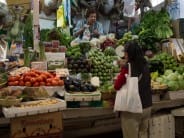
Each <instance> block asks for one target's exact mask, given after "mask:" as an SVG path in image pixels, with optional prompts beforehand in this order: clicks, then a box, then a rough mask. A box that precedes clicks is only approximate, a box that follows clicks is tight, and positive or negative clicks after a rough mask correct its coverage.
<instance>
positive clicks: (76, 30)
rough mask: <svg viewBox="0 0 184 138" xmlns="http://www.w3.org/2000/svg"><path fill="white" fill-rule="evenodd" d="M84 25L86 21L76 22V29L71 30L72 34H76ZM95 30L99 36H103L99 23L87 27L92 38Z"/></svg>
mask: <svg viewBox="0 0 184 138" xmlns="http://www.w3.org/2000/svg"><path fill="white" fill-rule="evenodd" d="M85 24H86V20H80V21H78V22H77V24H76V27H75V28H74V29H73V34H75V33H76V32H78V31H79V30H80V29H81V28H82V27H84V25H85ZM94 30H97V31H98V33H99V34H100V35H102V34H103V26H102V24H101V23H100V22H97V21H96V22H95V23H94V24H93V25H91V26H90V27H89V31H90V33H91V34H92V36H93V31H94Z"/></svg>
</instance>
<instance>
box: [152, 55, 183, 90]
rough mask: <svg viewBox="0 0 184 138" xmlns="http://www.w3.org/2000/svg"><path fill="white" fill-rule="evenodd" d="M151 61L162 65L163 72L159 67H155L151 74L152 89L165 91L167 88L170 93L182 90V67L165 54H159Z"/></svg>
mask: <svg viewBox="0 0 184 138" xmlns="http://www.w3.org/2000/svg"><path fill="white" fill-rule="evenodd" d="M151 61H154V62H155V61H159V62H162V63H163V70H161V69H160V66H156V67H155V69H154V72H152V73H151V78H152V88H154V89H165V88H166V86H167V87H168V90H170V91H177V90H182V89H184V65H179V64H178V63H177V61H176V60H175V59H174V57H172V56H171V55H169V54H167V53H160V54H158V55H156V56H154V57H153V58H152V59H151ZM156 68H157V70H156ZM151 71H153V70H151Z"/></svg>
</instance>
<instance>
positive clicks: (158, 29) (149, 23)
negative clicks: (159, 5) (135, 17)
mask: <svg viewBox="0 0 184 138" xmlns="http://www.w3.org/2000/svg"><path fill="white" fill-rule="evenodd" d="M133 32H134V33H135V34H136V35H138V37H139V43H140V45H141V46H142V48H143V50H145V51H146V50H152V51H154V52H155V51H158V49H159V48H158V47H157V46H156V43H157V42H158V43H159V42H160V41H162V40H164V39H168V38H169V37H171V36H172V35H173V32H172V28H171V22H170V16H169V14H168V12H167V11H166V10H164V9H162V10H161V11H154V10H150V11H148V12H146V13H145V14H144V16H143V18H142V19H141V22H140V24H139V25H138V27H136V28H134V30H133Z"/></svg>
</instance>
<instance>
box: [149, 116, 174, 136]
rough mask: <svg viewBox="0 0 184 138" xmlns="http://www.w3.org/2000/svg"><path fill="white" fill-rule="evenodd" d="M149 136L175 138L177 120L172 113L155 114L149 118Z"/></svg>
mask: <svg viewBox="0 0 184 138" xmlns="http://www.w3.org/2000/svg"><path fill="white" fill-rule="evenodd" d="M149 138H175V121H174V117H173V116H172V115H171V114H164V115H157V116H153V117H152V118H151V119H150V120H149Z"/></svg>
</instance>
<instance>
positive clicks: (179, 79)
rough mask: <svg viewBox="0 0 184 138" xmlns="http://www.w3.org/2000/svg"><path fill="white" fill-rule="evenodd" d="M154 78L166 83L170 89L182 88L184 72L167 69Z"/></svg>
mask: <svg viewBox="0 0 184 138" xmlns="http://www.w3.org/2000/svg"><path fill="white" fill-rule="evenodd" d="M155 80H156V82H159V83H164V84H166V85H167V86H168V90H170V91H176V90H182V89H184V73H183V74H180V73H178V72H177V71H172V70H170V69H167V70H165V72H164V74H163V75H160V76H159V77H157V78H156V79H155Z"/></svg>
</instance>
